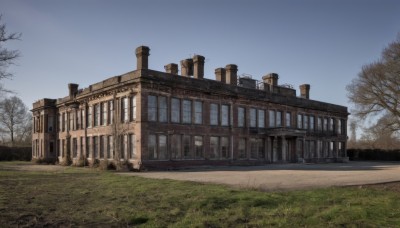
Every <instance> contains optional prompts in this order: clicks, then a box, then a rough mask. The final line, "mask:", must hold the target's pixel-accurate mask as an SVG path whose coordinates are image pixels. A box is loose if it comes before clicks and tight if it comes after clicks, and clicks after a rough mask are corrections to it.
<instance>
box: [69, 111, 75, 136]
mask: <svg viewBox="0 0 400 228" xmlns="http://www.w3.org/2000/svg"><path fill="white" fill-rule="evenodd" d="M68 117H69V126H68V130H69V131H72V130H75V128H74V120H75V117H74V112H72V111H71V112H69V113H68Z"/></svg>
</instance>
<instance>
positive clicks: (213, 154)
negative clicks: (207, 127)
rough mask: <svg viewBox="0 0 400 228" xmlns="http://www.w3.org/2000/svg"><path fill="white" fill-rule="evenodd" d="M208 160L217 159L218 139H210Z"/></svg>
mask: <svg viewBox="0 0 400 228" xmlns="http://www.w3.org/2000/svg"><path fill="white" fill-rule="evenodd" d="M210 158H212V159H218V158H219V138H218V137H210Z"/></svg>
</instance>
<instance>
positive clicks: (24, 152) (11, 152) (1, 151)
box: [0, 146, 32, 161]
mask: <svg viewBox="0 0 400 228" xmlns="http://www.w3.org/2000/svg"><path fill="white" fill-rule="evenodd" d="M31 160H32V147H8V146H0V161H31Z"/></svg>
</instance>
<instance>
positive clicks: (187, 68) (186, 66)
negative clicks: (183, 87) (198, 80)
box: [181, 59, 193, 77]
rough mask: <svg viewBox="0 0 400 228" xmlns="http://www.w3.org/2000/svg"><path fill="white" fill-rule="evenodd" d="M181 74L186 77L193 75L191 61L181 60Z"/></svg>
mask: <svg viewBox="0 0 400 228" xmlns="http://www.w3.org/2000/svg"><path fill="white" fill-rule="evenodd" d="M181 74H182V76H187V77H189V76H192V75H193V59H184V60H181Z"/></svg>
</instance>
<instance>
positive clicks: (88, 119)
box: [86, 106, 93, 127]
mask: <svg viewBox="0 0 400 228" xmlns="http://www.w3.org/2000/svg"><path fill="white" fill-rule="evenodd" d="M92 112H93V107H92V106H89V109H88V114H87V121H86V123H87V126H88V127H92Z"/></svg>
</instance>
